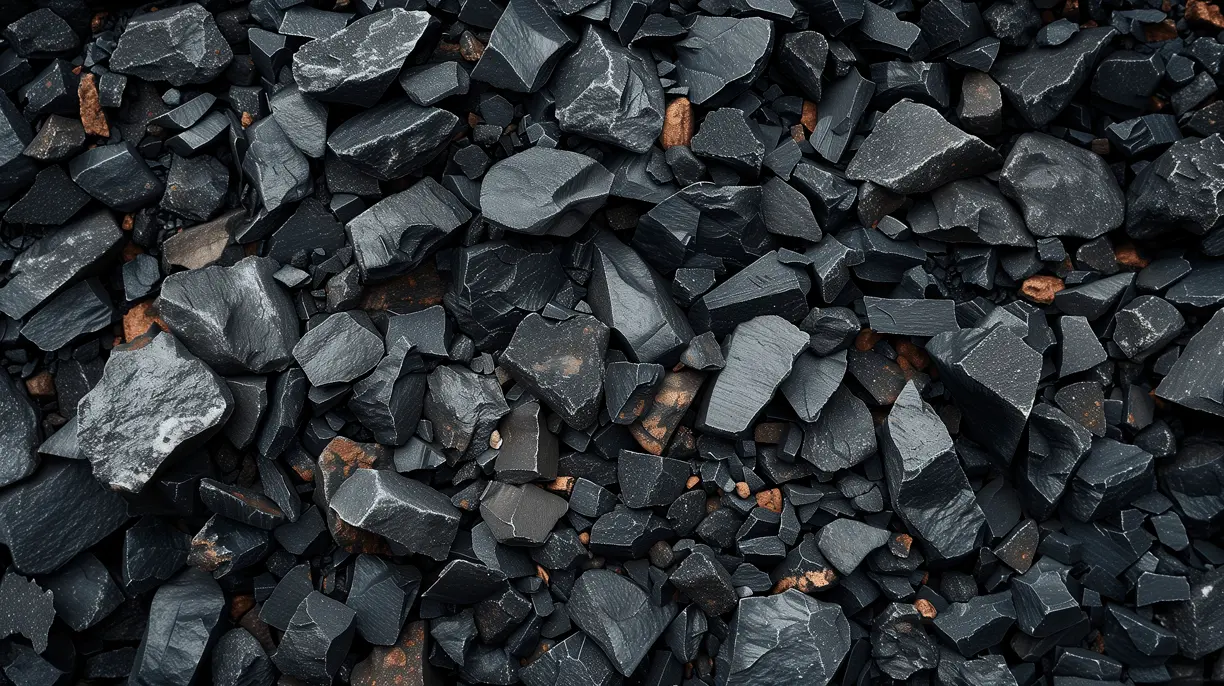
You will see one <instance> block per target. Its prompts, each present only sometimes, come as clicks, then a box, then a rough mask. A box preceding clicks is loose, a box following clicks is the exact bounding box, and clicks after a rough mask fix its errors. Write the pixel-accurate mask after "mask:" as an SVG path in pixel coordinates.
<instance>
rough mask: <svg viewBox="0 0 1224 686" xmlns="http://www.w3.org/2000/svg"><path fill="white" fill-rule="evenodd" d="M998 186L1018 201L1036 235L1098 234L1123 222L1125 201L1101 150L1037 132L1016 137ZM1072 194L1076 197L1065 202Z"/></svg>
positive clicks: (1093, 236)
mask: <svg viewBox="0 0 1224 686" xmlns="http://www.w3.org/2000/svg"><path fill="white" fill-rule="evenodd" d="M999 189H1000V190H1002V191H1003V194H1004V195H1006V196H1008V197H1009V198H1012V199H1014V200H1015V201H1016V204H1018V205H1020V210H1021V211H1022V212H1024V223H1025V224H1026V225H1027V227H1028V230H1029V231H1031V232H1032V233H1033V235H1034V236H1039V237H1042V238H1046V237H1049V236H1071V237H1075V238H1096V237H1097V236H1099V235H1101V234H1103V233H1105V232H1106V231H1110V230H1113V229H1116V228H1117V227H1119V226H1121V225H1122V220H1123V217H1124V215H1125V210H1126V203H1125V199H1124V197H1123V195H1122V190H1121V189H1120V188H1118V181H1117V179H1116V177H1114V174H1113V172H1112V171H1110V169H1109V167H1108V165H1106V164H1105V160H1104V159H1102V158H1101V156H1100V155H1097V154H1096V153H1094V152H1092V151H1091V150H1085V149H1084V148H1081V147H1079V146H1078V145H1072V144H1070V143H1067V142H1065V141H1061V140H1059V139H1057V138H1054V137H1052V136H1047V135H1045V134H1041V133H1026V134H1024V135H1023V136H1021V137H1020V138H1018V139H1017V140H1016V143H1015V145H1013V146H1012V149H1011V152H1009V153H1008V154H1007V160H1006V161H1005V162H1004V163H1003V170H1002V171H1001V172H1000V173H999ZM1071 197H1074V198H1076V201H1075V202H1073V203H1069V202H1067V199H1068V198H1071Z"/></svg>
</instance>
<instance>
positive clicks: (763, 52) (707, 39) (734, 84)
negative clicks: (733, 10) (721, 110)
mask: <svg viewBox="0 0 1224 686" xmlns="http://www.w3.org/2000/svg"><path fill="white" fill-rule="evenodd" d="M773 42H774V24H773V22H771V21H769V20H767V19H761V18H759V17H749V18H744V19H736V18H732V17H711V16H706V15H697V16H695V17H694V18H693V22H692V24H691V25H690V26H689V30H688V35H687V36H685V38H684V40H681V41H679V42H678V43H676V75H677V81H679V83H680V85H681V86H687V87H688V97H689V100H691V101H692V103H693V104H694V105H702V106H706V107H718V106H721V105H727V104H730V103H731V101H732V100H734V99H735V98H736V96H738V95H739V94H740V93H743V92H744V91H746V90H747V89H748V87H749V86H751V85H752V82H753V81H756V80H757V78H758V77H760V76H761V74H762V73H764V71H765V67H766V65H767V64H768V62H769V56H770V52H771V51H772V49H773Z"/></svg>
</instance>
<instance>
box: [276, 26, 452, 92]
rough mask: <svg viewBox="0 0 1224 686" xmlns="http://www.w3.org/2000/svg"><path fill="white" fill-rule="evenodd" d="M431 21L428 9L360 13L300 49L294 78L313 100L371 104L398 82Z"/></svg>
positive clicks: (296, 56) (294, 56)
mask: <svg viewBox="0 0 1224 686" xmlns="http://www.w3.org/2000/svg"><path fill="white" fill-rule="evenodd" d="M429 22H430V18H429V15H428V14H426V13H425V12H408V11H404V10H402V9H399V8H397V7H393V8H389V9H388V10H387V11H385V12H377V13H374V14H371V15H369V16H366V17H362V18H360V19H358V20H356V21H354V22H353V23H351V24H349V25H348V26H346V27H344V28H343V29H342V30H340V31H337V32H336V33H334V34H332V35H331V36H328V37H326V38H319V39H317V40H313V41H309V42H308V43H306V44H305V45H303V46H302V47H301V48H299V49H298V50H297V52H295V53H294V54H293V78H294V80H295V81H296V82H297V84H298V87H299V88H301V89H302V92H303V93H307V94H309V95H310V96H311V97H313V98H315V99H318V100H326V101H335V102H348V103H353V104H357V105H362V106H364V107H369V106H370V105H373V104H374V103H375V102H377V101H378V99H379V98H381V97H382V94H383V92H384V91H386V89H387V86H390V85H391V82H392V81H394V80H395V76H396V74H398V73H399V70H400V67H402V66H403V65H404V60H406V59H407V58H408V55H409V54H411V53H412V51H413V49H414V48H416V45H417V42H418V41H419V40H420V39H421V37H422V36H424V35H425V30H426V29H427V28H428V27H429Z"/></svg>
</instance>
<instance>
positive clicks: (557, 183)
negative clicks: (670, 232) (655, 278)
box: [480, 0, 612, 237]
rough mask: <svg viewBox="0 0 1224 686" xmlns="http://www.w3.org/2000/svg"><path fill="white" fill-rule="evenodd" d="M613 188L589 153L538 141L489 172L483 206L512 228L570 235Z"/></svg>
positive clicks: (491, 216) (498, 221)
mask: <svg viewBox="0 0 1224 686" xmlns="http://www.w3.org/2000/svg"><path fill="white" fill-rule="evenodd" d="M525 1H527V2H531V1H532V0H525ZM611 188H612V175H611V174H610V173H608V171H607V170H606V169H604V168H603V166H601V165H600V164H599V163H598V162H596V161H595V160H593V159H591V158H590V157H587V156H585V155H582V154H579V153H575V152H569V151H565V150H554V149H551V148H541V147H534V148H529V149H527V150H524V151H523V152H520V153H517V154H515V155H511V156H510V157H507V158H506V159H504V160H501V161H499V162H497V163H496V164H494V165H493V166H492V167H491V168H490V169H489V171H488V172H486V173H485V176H484V180H483V182H482V183H481V187H480V206H481V208H483V209H484V212H485V218H486V219H488V220H489V221H490V222H493V223H494V224H497V225H499V226H502V227H504V228H505V229H507V230H509V231H517V232H519V233H525V234H529V235H533V236H542V235H550V236H560V237H568V236H571V235H573V234H574V233H575V232H576V231H578V229H579V228H581V227H582V225H583V224H584V223H586V221H587V219H589V218H590V216H591V214H592V213H593V212H594V211H595V210H597V209H599V208H600V207H602V206H603V205H604V203H605V202H606V201H607V198H608V193H609V191H610V190H611Z"/></svg>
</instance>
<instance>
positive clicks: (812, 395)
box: [781, 346, 846, 422]
mask: <svg viewBox="0 0 1224 686" xmlns="http://www.w3.org/2000/svg"><path fill="white" fill-rule="evenodd" d="M809 347H810V346H809ZM845 374H846V353H845V351H838V352H835V353H832V354H830V355H827V356H825V357H820V356H817V355H813V354H811V353H807V354H802V355H800V356H799V357H797V358H795V364H794V366H793V367H792V368H791V375H790V376H789V377H787V379H786V381H783V382H782V386H781V391H782V395H783V396H785V397H786V400H787V402H789V403H790V405H791V407H792V408H793V409H794V410H795V414H796V415H798V416H799V419H801V420H802V421H804V422H815V421H817V419H818V418H819V417H820V412H821V410H822V409H824V407H825V405H826V404H828V402H829V399H830V398H832V397H833V394H834V392H836V391H837V388H838V386H839V385H840V384H841V382H842V379H843V378H844V377H845Z"/></svg>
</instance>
